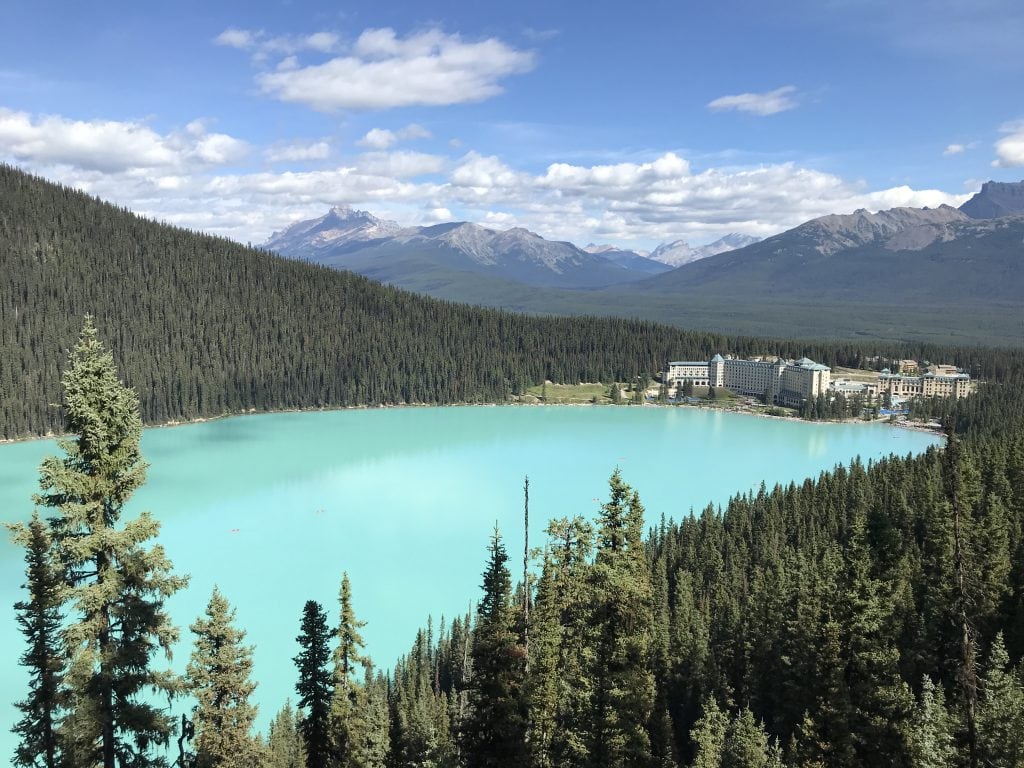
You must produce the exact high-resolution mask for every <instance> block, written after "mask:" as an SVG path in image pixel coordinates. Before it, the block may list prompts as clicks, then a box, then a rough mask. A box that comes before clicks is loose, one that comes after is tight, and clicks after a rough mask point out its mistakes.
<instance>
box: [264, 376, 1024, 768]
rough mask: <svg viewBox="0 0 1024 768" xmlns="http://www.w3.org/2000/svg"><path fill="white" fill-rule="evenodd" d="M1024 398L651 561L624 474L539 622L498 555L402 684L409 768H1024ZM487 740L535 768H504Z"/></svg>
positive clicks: (546, 585)
mask: <svg viewBox="0 0 1024 768" xmlns="http://www.w3.org/2000/svg"><path fill="white" fill-rule="evenodd" d="M1022 383H1024V381H1022V379H1021V377H1020V376H1019V375H1017V376H1015V377H1013V378H1012V380H1009V381H1006V382H1004V383H1002V384H999V385H992V386H989V387H986V388H985V389H984V390H983V391H982V393H981V394H979V395H977V396H976V397H973V398H970V399H968V400H966V401H961V402H959V403H955V404H954V403H951V402H943V403H941V404H939V403H936V404H937V405H939V408H938V411H940V412H941V413H940V418H942V420H943V421H944V423H945V424H947V425H948V426H949V427H950V429H951V431H954V433H955V435H956V437H955V438H954V441H953V442H952V443H951V444H950V445H949V446H948V447H947V448H946V449H945V450H937V449H933V450H930V451H929V452H928V453H927V454H925V455H922V456H920V457H918V458H895V457H894V458H891V459H888V460H885V461H881V462H878V463H875V464H872V465H868V466H864V465H863V464H859V463H854V464H853V465H852V466H851V467H850V468H840V469H838V470H836V471H834V472H831V473H827V474H823V475H821V477H820V478H818V479H817V480H816V481H812V480H807V481H805V482H804V483H802V484H800V485H795V484H791V485H789V486H787V487H776V488H774V489H765V488H762V489H761V490H760V491H759V492H758V493H756V494H753V495H745V496H738V497H735V498H734V499H732V500H731V501H730V503H729V504H728V505H727V506H726V508H725V509H715V508H713V507H708V508H706V509H704V510H703V511H701V512H699V513H698V514H697V515H695V516H692V517H687V516H684V517H683V518H682V519H680V520H677V521H672V520H668V521H666V520H661V521H649V522H650V523H653V525H652V526H651V528H650V530H649V532H648V535H647V536H646V538H645V540H644V541H643V542H641V533H642V527H641V526H642V525H643V523H642V522H641V521H642V513H643V508H642V503H641V497H642V492H643V489H642V488H641V489H639V494H637V493H635V492H634V491H633V490H631V489H630V488H628V486H625V484H624V482H623V479H622V478H620V477H618V476H615V477H613V478H612V481H611V489H610V490H611V495H610V499H609V501H608V502H607V503H606V504H604V505H603V506H602V507H601V509H600V511H599V512H598V514H597V517H596V519H595V520H593V521H590V520H588V519H587V518H585V517H581V516H579V514H580V510H564V513H565V515H566V516H565V517H563V518H561V519H558V520H554V521H552V523H551V524H550V526H549V528H548V534H549V539H548V541H547V542H546V543H545V545H544V547H543V548H542V550H540V555H539V557H540V564H541V572H540V576H539V580H538V581H537V582H536V583H535V585H534V589H533V591H532V601H533V602H532V605H531V606H530V610H529V619H528V620H526V621H524V616H525V614H526V611H525V606H524V603H523V592H522V588H521V587H520V588H519V589H518V590H516V591H515V592H513V590H512V588H511V586H510V582H509V581H508V578H509V572H508V571H509V569H508V566H507V565H504V564H503V563H502V565H503V567H504V568H505V569H506V570H505V576H504V579H505V581H501V580H500V579H498V578H496V577H495V576H494V572H495V569H496V568H497V567H498V563H497V560H499V559H500V558H499V557H498V556H497V555H495V548H496V547H500V541H498V540H495V541H492V544H491V549H490V550H489V551H490V557H489V559H488V560H487V564H486V566H485V572H484V580H483V588H484V596H483V599H482V601H481V603H480V607H479V610H478V612H477V614H476V616H475V618H474V619H473V627H472V631H470V632H467V630H466V627H467V626H468V625H469V622H470V621H471V619H470V617H469V616H467V617H465V618H464V619H458V620H456V621H455V622H454V623H453V624H452V625H451V627H443V626H442V627H441V629H440V632H437V631H434V632H431V631H425V632H423V633H421V634H420V636H419V637H418V638H417V639H416V641H415V644H414V645H413V647H412V650H411V651H410V654H409V656H408V657H406V658H405V659H404V660H403V661H402V662H401V663H400V664H399V666H398V669H397V670H396V673H395V678H394V683H393V686H392V688H391V694H390V695H391V702H392V703H391V717H392V729H391V742H390V747H391V760H392V762H391V763H390V765H394V766H403V767H405V766H410V767H411V766H414V765H433V766H458V765H470V766H472V765H483V764H487V765H508V766H513V765H518V764H523V765H533V766H579V767H580V768H583V767H584V766H621V765H630V766H651V767H653V766H659V767H662V768H667V767H669V766H676V765H692V766H695V767H699V768H712V767H713V768H718V767H719V766H722V767H723V768H727V767H728V768H731V767H732V766H750V767H751V768H768V767H769V766H772V767H773V768H781V766H783V765H785V766H794V767H796V766H800V767H801V768H803V767H807V768H810V767H812V766H851V767H852V766H885V765H888V766H914V767H921V768H924V767H925V766H929V767H931V766H935V767H938V766H978V765H984V766H1018V765H1021V764H1022V762H1021V761H1022V760H1024V671H1022V667H1021V657H1022V655H1024V533H1022V531H1024V402H1022V398H1021V393H1022V391H1024V388H1022ZM501 556H504V552H503V551H502V552H501ZM512 570H514V569H512ZM495 603H497V604H499V605H502V606H504V611H505V612H504V613H500V612H496V611H495V610H494V609H493V608H492V606H493V605H494V604H495ZM496 617H497V618H496ZM527 628H528V629H527ZM479 635H482V636H483V637H484V638H485V642H486V643H487V644H488V645H487V648H488V650H487V651H486V652H481V651H479V650H478V649H479V648H480V645H481V643H480V641H478V640H477V637H478V636H479ZM495 635H498V636H499V637H502V638H504V643H505V646H504V647H503V648H502V650H501V652H500V653H498V654H495V653H494V652H493V648H492V647H491V646H492V645H493V642H494V640H493V637H494V636H495ZM434 637H436V638H437V639H436V640H435V639H432V638H434ZM467 649H469V650H467ZM495 656H498V657H499V658H501V659H504V662H503V663H502V662H495V661H494V658H495ZM368 685H369V686H371V689H372V686H373V685H379V683H376V684H375V683H372V682H371V683H368ZM494 691H501V692H502V693H501V694H499V695H500V696H502V697H504V699H505V701H504V702H500V703H496V702H494V701H493V700H492V698H493V696H494V695H495V694H494ZM485 701H486V704H485V712H484V714H481V713H480V707H481V705H482V703H483V702H485ZM482 733H489V734H491V736H492V738H493V739H503V740H505V742H511V743H512V744H515V745H517V747H516V749H517V750H518V751H519V754H524V753H525V754H528V755H529V757H528V759H523V760H522V762H521V763H517V762H515V761H513V760H509V761H501V760H498V761H495V762H484V761H483V760H482V759H481V758H482V757H483V756H485V755H487V754H488V752H487V750H486V749H480V748H478V747H477V746H475V745H476V744H477V743H478V742H479V740H480V739H481V738H482V735H481V734H482ZM492 743H493V742H492ZM460 748H461V749H463V750H464V751H463V752H462V753H461V755H460V753H459V749H460ZM506 751H512V748H511V747H507V746H506ZM502 754H504V752H503V753H502ZM272 765H275V766H277V765H284V763H279V762H278V763H272Z"/></svg>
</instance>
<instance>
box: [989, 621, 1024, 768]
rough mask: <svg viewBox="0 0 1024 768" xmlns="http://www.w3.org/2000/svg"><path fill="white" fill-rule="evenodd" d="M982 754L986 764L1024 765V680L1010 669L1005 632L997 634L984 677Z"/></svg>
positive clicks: (1016, 766)
mask: <svg viewBox="0 0 1024 768" xmlns="http://www.w3.org/2000/svg"><path fill="white" fill-rule="evenodd" d="M980 682H981V686H980V687H981V693H982V694H983V699H982V700H981V702H980V703H979V706H978V751H979V755H980V759H981V763H982V765H993V766H996V765H997V766H1004V765H1005V766H1012V767H1013V768H1019V766H1022V765H1024V681H1022V680H1021V678H1020V675H1019V670H1015V669H1013V668H1012V667H1011V666H1010V658H1009V656H1008V655H1007V653H1006V646H1005V645H1004V644H1003V636H1002V633H1000V634H998V635H996V639H995V641H994V642H993V643H992V650H991V651H990V652H989V657H988V663H987V664H986V665H985V670H984V672H983V674H982V675H981V681H980Z"/></svg>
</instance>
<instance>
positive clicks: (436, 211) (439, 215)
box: [424, 208, 455, 224]
mask: <svg viewBox="0 0 1024 768" xmlns="http://www.w3.org/2000/svg"><path fill="white" fill-rule="evenodd" d="M424 218H425V219H426V221H429V222H433V223H437V224H440V223H441V222H445V221H452V220H453V219H454V218H455V217H454V216H453V215H452V212H451V210H450V209H448V208H431V209H430V210H428V211H427V213H426V216H425V217H424Z"/></svg>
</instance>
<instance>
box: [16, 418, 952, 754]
mask: <svg viewBox="0 0 1024 768" xmlns="http://www.w3.org/2000/svg"><path fill="white" fill-rule="evenodd" d="M936 442H937V439H936V438H934V437H932V436H930V435H926V434H921V433H917V432H910V431H906V430H899V429H893V428H890V427H887V426H884V425H866V424H853V425H835V424H810V423H803V422H794V421H780V420H775V419H760V418H754V417H750V416H743V415H734V414H727V413H722V412H717V411H706V410H700V409H695V408H624V407H620V408H615V407H596V408H595V407H580V408H571V407H562V408H557V407H552V408H546V407H529V408H528V407H522V408H516V407H504V408H500V407H490V408H488V407H481V408H408V409H390V410H366V411H335V412H326V413H302V414H298V413H292V414H274V415H261V416H245V417H238V418H231V419H223V420H219V421H215V422H210V423H206V424H196V425H190V426H184V427H176V428H173V429H152V430H147V431H146V433H145V436H144V438H143V443H142V445H143V451H144V454H145V456H146V459H147V460H148V461H149V462H150V464H151V468H150V471H149V479H148V482H147V483H146V485H145V487H144V488H143V489H142V490H141V491H140V492H139V493H138V494H137V495H136V497H135V498H134V499H133V501H132V504H131V505H130V507H129V509H130V510H131V509H134V510H140V509H143V508H145V509H149V510H150V511H152V512H153V513H154V515H155V516H156V517H157V518H158V519H159V520H161V521H162V522H163V531H162V532H161V535H160V541H161V543H162V544H163V545H164V546H165V548H166V550H167V553H168V555H169V556H170V558H171V560H172V561H173V562H174V564H175V568H176V571H177V572H178V573H188V574H191V575H192V583H191V585H190V586H189V588H188V589H187V590H186V591H184V592H183V593H180V594H178V595H176V596H175V597H174V598H173V599H172V600H171V601H170V603H169V608H170V610H171V613H172V615H173V616H174V617H175V619H176V621H177V622H178V625H179V626H180V627H181V628H182V636H183V640H184V642H183V643H182V644H181V645H180V647H179V650H178V652H177V654H176V657H175V666H176V667H179V668H182V667H183V666H184V663H185V661H186V660H187V657H188V654H189V653H190V651H191V634H190V633H189V632H188V630H187V626H188V624H189V623H191V622H192V621H193V620H194V619H195V617H197V616H198V615H200V613H201V612H202V610H203V608H204V607H205V605H206V602H207V600H208V599H209V596H210V592H211V590H212V588H213V585H214V584H218V585H219V586H220V589H221V591H222V592H223V593H224V594H225V596H226V597H227V598H228V600H229V601H230V602H231V603H232V604H233V605H234V606H235V607H236V608H237V611H238V613H237V621H238V623H239V625H240V626H242V627H244V628H245V629H246V630H247V631H248V633H249V635H248V640H249V642H250V643H253V644H255V646H256V653H255V677H256V679H258V680H259V683H260V687H259V689H258V690H257V698H258V700H259V702H260V705H261V713H260V716H261V717H260V725H261V727H264V726H265V724H266V721H267V720H268V719H269V718H270V717H272V716H273V714H274V713H275V712H276V711H277V709H278V708H279V707H280V706H281V704H282V703H283V701H284V699H285V697H287V696H291V697H292V698H293V699H294V697H295V693H294V677H295V674H294V667H293V665H292V663H291V659H292V657H293V656H294V655H295V654H296V653H297V651H298V648H297V645H296V643H295V642H294V639H295V636H296V634H297V633H298V624H299V616H300V613H301V610H302V606H303V603H304V602H305V601H306V600H309V599H313V600H317V601H319V602H321V603H322V604H324V605H325V607H326V608H327V609H328V612H329V613H330V615H331V616H332V617H333V616H335V615H336V613H337V594H338V587H339V583H340V579H341V573H342V571H348V573H349V576H350V578H351V580H352V587H353V593H354V603H355V608H356V612H357V614H358V616H360V617H361V618H362V619H365V620H366V621H367V622H368V624H367V626H366V628H365V631H364V633H363V636H364V638H365V639H366V641H367V646H368V650H369V652H370V653H371V654H372V656H373V657H374V659H375V660H376V661H377V662H378V663H380V664H383V665H385V666H390V665H392V664H393V663H394V661H395V659H396V658H397V656H398V655H399V654H400V653H403V652H404V651H405V650H407V649H408V647H409V646H410V645H411V644H412V640H413V637H414V634H415V632H416V629H417V628H418V627H420V626H422V625H424V623H425V622H426V619H427V614H428V613H431V612H433V613H434V615H435V617H436V616H439V615H441V614H444V615H445V616H446V617H451V616H454V615H456V614H461V613H465V611H466V609H467V607H468V606H469V605H470V603H471V602H473V601H475V600H476V599H477V598H478V597H479V587H478V585H479V583H480V573H481V571H482V569H483V566H484V561H485V556H486V552H485V548H486V545H487V541H488V536H489V534H490V532H491V531H492V529H493V527H494V523H495V520H498V521H499V522H500V525H501V528H502V531H503V532H504V536H505V541H506V545H507V547H508V550H509V552H510V554H511V558H512V563H516V562H521V561H519V558H520V557H521V554H520V553H521V552H522V548H523V538H522V530H521V529H522V505H523V500H522V486H523V476H524V475H529V477H530V513H531V517H530V523H531V525H530V527H531V543H534V544H540V543H541V541H542V531H543V529H544V527H545V525H546V522H547V520H548V519H549V518H551V517H555V516H563V515H573V514H582V515H587V516H588V517H591V518H592V517H593V516H594V513H595V511H596V510H597V507H598V505H599V502H600V501H601V500H603V499H604V497H605V491H606V488H607V486H606V483H607V479H608V476H609V475H610V474H611V472H612V470H613V469H614V468H615V467H616V466H618V467H620V468H621V469H622V472H623V476H624V478H625V480H626V481H627V482H628V483H630V484H631V485H633V486H634V487H635V488H637V489H638V490H639V492H640V496H641V499H642V500H643V502H644V504H645V506H646V509H647V519H648V521H649V522H652V523H653V522H655V521H657V520H658V518H659V517H660V516H661V515H662V514H664V515H665V516H666V517H675V518H677V519H678V518H681V517H683V516H684V515H687V514H689V512H690V510H691V509H697V510H698V511H699V510H700V509H701V508H702V507H704V506H705V505H706V504H707V503H708V502H709V501H714V502H716V503H724V502H725V501H726V500H727V499H728V497H729V496H730V495H732V494H734V493H737V492H740V491H746V490H751V489H755V488H756V487H757V486H758V485H759V484H760V483H761V481H762V480H763V481H765V482H766V483H767V484H768V486H769V487H771V485H773V484H774V483H776V482H788V481H790V480H798V481H799V480H802V479H803V478H805V477H813V476H816V475H817V474H818V473H819V472H820V471H822V470H826V469H829V468H831V467H833V466H834V465H835V464H837V463H848V462H849V461H850V460H851V459H852V458H853V457H854V456H857V455H859V456H861V457H862V458H863V459H864V460H865V461H866V460H867V459H869V458H876V457H881V456H886V455H889V454H890V453H899V454H906V453H918V452H921V451H923V450H924V449H926V448H927V447H928V446H929V445H932V444H935V443H936ZM55 450H56V448H55V445H54V444H53V443H52V442H49V441H45V442H44V441H39V442H30V443H19V444H14V445H7V446H0V520H16V519H27V518H28V516H29V515H30V514H31V503H30V497H31V494H32V493H33V492H34V491H35V490H36V484H37V479H38V473H37V468H38V465H39V462H40V460H41V459H42V457H43V456H44V455H46V454H48V453H53V452H54V451H55ZM516 567H520V566H516ZM22 581H23V561H22V553H21V552H20V551H19V550H16V549H15V548H14V547H13V546H12V545H11V544H9V543H8V541H7V540H6V538H5V537H0V617H2V619H0V649H2V650H3V655H2V658H0V755H9V754H11V752H12V750H13V746H14V739H13V737H12V736H11V735H10V733H9V726H10V724H12V723H13V722H14V721H15V719H16V712H15V710H14V709H13V706H11V704H10V702H12V701H13V700H15V699H17V698H20V697H21V696H22V695H23V694H24V690H25V679H24V677H23V675H22V673H21V670H20V668H19V667H18V665H17V656H18V655H19V654H20V653H21V652H22V648H23V643H22V637H21V635H20V634H19V633H18V631H17V628H16V626H15V622H14V612H13V608H12V604H13V603H14V602H15V601H16V600H18V599H21V590H20V588H19V587H20V584H21V583H22ZM0 760H2V758H0Z"/></svg>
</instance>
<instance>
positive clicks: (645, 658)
mask: <svg viewBox="0 0 1024 768" xmlns="http://www.w3.org/2000/svg"><path fill="white" fill-rule="evenodd" d="M609 487H610V491H611V498H610V499H609V501H608V502H607V503H606V504H604V505H603V506H602V507H601V512H600V514H599V516H598V530H597V554H596V557H595V560H594V566H593V568H592V569H591V571H590V576H591V588H592V596H591V600H592V606H593V607H592V616H591V620H592V623H593V628H594V633H595V645H594V661H593V666H592V667H591V676H592V685H593V687H594V692H593V697H592V700H591V727H592V730H591V732H590V734H589V741H590V763H591V765H593V766H608V767H609V768H610V767H611V766H618V765H624V764H628V765H632V766H642V765H646V764H647V763H648V762H649V761H650V735H649V733H648V730H647V728H648V726H649V724H650V722H651V713H652V711H653V707H654V677H653V674H652V673H651V669H650V654H651V633H652V626H653V623H654V618H653V615H652V608H651V602H652V589H651V574H650V566H649V564H648V560H647V552H646V550H645V548H644V543H643V524H644V522H643V511H644V510H643V506H642V505H641V504H640V498H639V496H638V495H637V493H636V492H635V491H633V490H632V489H631V488H630V487H629V486H628V485H626V483H624V482H623V481H622V476H621V475H620V473H619V471H618V470H616V471H615V473H614V474H613V475H612V477H611V480H610V481H609Z"/></svg>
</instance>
